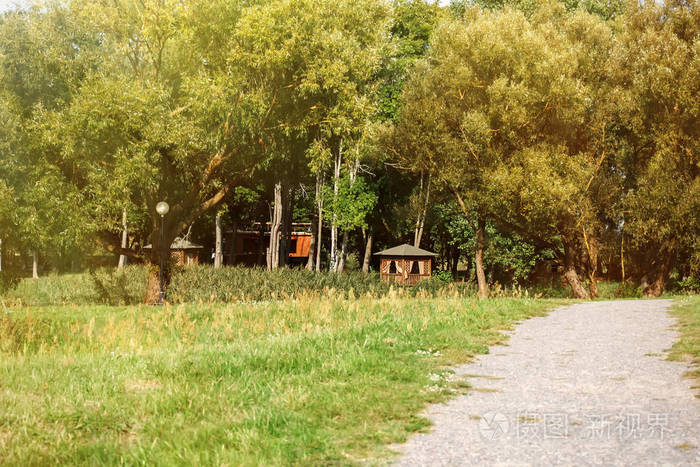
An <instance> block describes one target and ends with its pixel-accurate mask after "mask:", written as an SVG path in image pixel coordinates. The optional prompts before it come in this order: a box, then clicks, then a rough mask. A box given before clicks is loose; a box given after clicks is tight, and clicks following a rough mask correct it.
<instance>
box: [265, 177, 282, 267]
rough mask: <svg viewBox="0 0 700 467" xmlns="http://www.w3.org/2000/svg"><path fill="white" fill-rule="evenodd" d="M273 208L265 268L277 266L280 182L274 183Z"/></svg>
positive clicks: (280, 202) (280, 203)
mask: <svg viewBox="0 0 700 467" xmlns="http://www.w3.org/2000/svg"><path fill="white" fill-rule="evenodd" d="M274 197H275V199H274V209H273V214H272V226H271V228H270V246H269V247H268V249H267V257H268V260H267V268H268V269H277V268H278V267H279V264H280V262H279V247H280V225H281V224H282V182H277V183H275V193H274Z"/></svg>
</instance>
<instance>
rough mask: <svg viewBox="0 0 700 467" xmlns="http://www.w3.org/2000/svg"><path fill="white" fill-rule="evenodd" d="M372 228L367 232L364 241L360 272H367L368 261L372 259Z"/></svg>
mask: <svg viewBox="0 0 700 467" xmlns="http://www.w3.org/2000/svg"><path fill="white" fill-rule="evenodd" d="M372 240H373V236H372V230H369V231H368V232H367V241H366V242H365V257H364V259H363V261H362V272H364V273H368V272H369V263H370V261H371V260H372Z"/></svg>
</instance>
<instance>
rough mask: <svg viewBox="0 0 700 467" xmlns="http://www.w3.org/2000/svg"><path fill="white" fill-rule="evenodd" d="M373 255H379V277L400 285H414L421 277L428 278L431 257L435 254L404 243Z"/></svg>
mask: <svg viewBox="0 0 700 467" xmlns="http://www.w3.org/2000/svg"><path fill="white" fill-rule="evenodd" d="M375 255H376V256H379V257H380V263H379V272H380V274H379V275H380V277H381V279H382V280H383V281H387V282H394V283H396V284H401V285H416V284H417V283H418V282H420V281H422V280H423V279H430V276H431V273H432V266H433V258H434V257H435V256H437V255H436V254H435V253H431V252H430V251H426V250H421V249H420V248H416V247H415V246H411V245H407V244H405V243H404V244H403V245H399V246H397V247H394V248H389V249H388V250H384V251H380V252H379V253H375Z"/></svg>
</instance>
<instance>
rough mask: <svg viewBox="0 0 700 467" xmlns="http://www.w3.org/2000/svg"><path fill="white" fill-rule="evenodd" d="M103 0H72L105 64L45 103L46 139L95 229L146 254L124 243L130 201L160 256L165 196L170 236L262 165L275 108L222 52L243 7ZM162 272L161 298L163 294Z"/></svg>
mask: <svg viewBox="0 0 700 467" xmlns="http://www.w3.org/2000/svg"><path fill="white" fill-rule="evenodd" d="M95 3H96V2H80V1H76V2H72V3H71V6H70V10H69V16H70V17H71V18H72V20H73V21H75V22H76V23H77V24H78V26H77V27H78V28H79V30H81V31H86V34H88V35H89V36H90V37H99V38H100V39H99V42H98V46H97V49H98V50H97V52H96V53H97V55H98V56H99V59H100V63H99V66H98V69H97V70H96V71H95V72H93V73H91V74H89V75H88V76H87V77H85V79H83V80H82V81H81V82H77V83H72V84H71V86H70V87H69V90H70V93H71V97H72V98H71V100H70V102H68V103H66V105H65V106H63V107H61V108H56V109H49V108H46V109H41V111H37V112H36V116H35V119H36V120H37V121H38V122H39V124H38V126H37V128H38V129H40V132H41V134H42V135H43V139H42V142H41V143H42V149H43V151H44V152H46V153H48V154H52V155H54V158H55V159H58V160H60V161H61V164H62V165H64V166H70V167H71V168H72V171H73V173H74V174H75V176H74V179H75V182H74V183H75V184H76V186H78V187H79V189H80V192H81V193H82V195H83V197H84V203H85V206H86V207H87V208H88V209H89V212H91V216H90V222H91V227H92V229H93V231H95V232H96V233H98V234H99V235H100V238H101V239H102V241H103V242H104V243H105V244H106V245H107V246H108V247H109V248H110V249H111V250H113V251H119V252H122V253H127V254H132V255H133V254H138V252H137V251H127V252H124V251H122V250H121V249H120V242H119V230H120V225H119V224H120V218H121V213H122V210H123V209H124V207H128V208H129V209H128V210H129V212H130V213H132V212H133V213H134V217H135V219H134V221H136V220H137V219H138V218H139V217H140V219H141V220H142V222H143V223H142V224H141V225H138V223H137V222H130V224H131V225H135V226H138V227H139V228H140V229H143V230H144V231H145V232H147V235H149V236H150V239H151V242H152V244H153V248H152V249H151V250H150V253H149V254H148V259H149V260H150V262H151V264H157V262H158V261H157V260H158V256H159V253H160V251H161V248H162V246H161V242H160V235H158V233H159V228H160V222H159V219H158V216H157V215H156V213H155V205H156V203H157V202H159V201H161V200H165V201H167V202H168V203H169V204H170V205H171V211H170V213H169V214H168V215H167V216H166V217H165V222H164V235H163V242H164V245H165V247H167V246H168V245H170V243H171V242H172V240H173V239H174V237H175V236H177V235H178V234H180V233H181V232H182V231H183V230H184V229H185V228H186V227H187V226H188V225H190V224H191V223H192V222H193V221H194V220H195V219H196V218H197V217H198V216H200V215H201V214H202V213H204V212H206V211H208V210H210V209H212V208H213V207H215V206H216V205H217V204H219V203H220V202H221V200H222V199H223V198H224V197H225V195H226V194H227V193H228V192H229V190H231V188H232V187H233V186H235V185H236V183H237V182H238V181H239V180H240V179H241V178H242V176H243V174H245V173H249V172H250V167H251V166H252V164H251V162H252V155H253V154H254V153H255V148H256V142H255V140H253V138H252V137H251V134H252V131H251V130H252V129H253V128H254V126H255V122H257V121H258V118H257V115H258V114H259V113H261V112H263V111H264V110H265V109H261V108H260V107H259V106H258V105H257V103H256V102H255V101H254V100H252V99H249V98H248V97H247V96H246V95H244V94H243V93H242V92H241V88H242V86H240V84H239V82H240V76H238V75H236V74H235V73H232V72H231V69H230V67H229V66H228V65H227V62H226V60H225V59H224V58H222V57H221V47H225V44H226V42H218V43H215V42H214V41H215V40H223V39H224V37H226V34H225V33H227V32H228V33H230V32H231V30H232V29H233V28H234V27H235V24H236V22H237V19H238V17H239V14H240V8H241V7H240V5H238V4H236V3H231V2H214V3H216V8H217V15H216V16H213V15H211V12H212V10H211V8H212V2H193V3H190V4H188V8H180V7H179V5H180V2H176V1H165V2H163V1H145V2H136V1H127V0H124V1H118V2H111V1H110V2H107V1H104V2H97V5H95ZM51 5H52V4H49V6H51ZM56 8H59V7H56ZM205 20H206V21H205ZM207 21H210V22H207ZM211 21H216V22H215V23H212V22H211ZM141 246H143V245H141ZM156 272H157V271H156V270H155V269H153V270H152V274H151V279H150V281H151V286H149V301H153V300H155V299H156V297H157V296H158V287H157V276H158V275H157V274H156ZM164 273H165V276H166V278H167V276H168V271H167V270H166V271H164Z"/></svg>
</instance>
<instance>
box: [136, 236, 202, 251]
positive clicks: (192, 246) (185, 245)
mask: <svg viewBox="0 0 700 467" xmlns="http://www.w3.org/2000/svg"><path fill="white" fill-rule="evenodd" d="M143 248H144V249H151V248H153V245H146V246H145V247H143ZM202 248H204V247H203V246H202V245H197V244H196V243H192V242H190V241H189V240H186V239H184V238H180V237H176V238H175V240H173V243H171V244H170V249H171V250H201V249H202Z"/></svg>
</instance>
